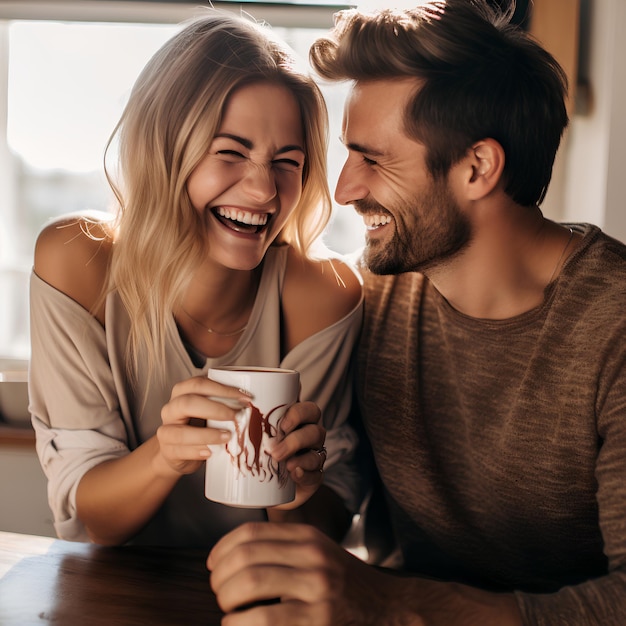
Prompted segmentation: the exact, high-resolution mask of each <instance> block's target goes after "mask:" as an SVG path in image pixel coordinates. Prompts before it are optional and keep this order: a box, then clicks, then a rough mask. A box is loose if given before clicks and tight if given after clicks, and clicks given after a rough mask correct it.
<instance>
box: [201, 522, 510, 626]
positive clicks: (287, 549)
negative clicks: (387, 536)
mask: <svg viewBox="0 0 626 626" xmlns="http://www.w3.org/2000/svg"><path fill="white" fill-rule="evenodd" d="M207 566H208V568H209V570H211V587H212V589H213V591H214V592H215V594H216V596H217V601H218V603H219V605H220V607H221V608H222V610H223V611H224V612H226V613H227V616H226V617H225V618H224V620H223V622H222V624H223V626H266V625H267V626H269V625H271V626H295V625H298V624H310V625H313V626H353V625H354V624H359V626H426V625H428V626H521V623H522V622H521V617H520V614H519V611H518V609H517V604H516V602H515V599H514V597H513V596H512V595H511V594H493V593H488V592H485V591H481V590H478V589H473V588H471V587H467V586H464V585H459V584H455V583H445V582H439V581H434V580H425V579H421V578H410V577H404V576H399V575H395V574H392V573H390V572H385V571H383V570H380V569H376V568H374V567H371V566H369V565H367V564H365V563H363V562H362V561H359V560H358V559H356V558H355V557H353V556H352V555H351V554H349V553H348V552H346V551H345V550H343V549H342V548H341V547H340V546H338V545H337V544H335V543H334V542H333V541H332V540H330V539H329V538H328V537H326V536H325V535H324V534H323V533H322V532H320V531H318V530H316V529H314V528H312V527H311V526H307V525H301V524H272V523H249V524H244V525H243V526H240V527H239V528H237V529H235V530H234V531H232V532H231V533H229V534H227V535H225V536H224V537H223V538H222V539H221V540H220V541H219V542H218V543H217V544H216V545H215V547H214V548H213V550H212V551H211V553H210V554H209V558H208V560H207Z"/></svg>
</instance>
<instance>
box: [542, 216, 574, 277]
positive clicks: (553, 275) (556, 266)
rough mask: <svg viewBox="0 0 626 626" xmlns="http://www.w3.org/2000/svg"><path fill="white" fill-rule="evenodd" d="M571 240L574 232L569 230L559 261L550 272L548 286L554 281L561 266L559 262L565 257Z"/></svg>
mask: <svg viewBox="0 0 626 626" xmlns="http://www.w3.org/2000/svg"><path fill="white" fill-rule="evenodd" d="M573 238H574V231H573V229H572V228H570V229H569V239H568V240H567V243H566V244H565V248H563V252H561V256H560V257H559V260H558V261H557V262H556V265H555V266H554V270H552V276H550V280H549V281H548V285H549V284H550V283H551V282H552V281H553V280H554V277H555V276H556V271H557V270H558V269H559V265H561V261H562V260H563V257H564V256H565V253H566V252H567V249H568V248H569V245H570V243H572V239H573Z"/></svg>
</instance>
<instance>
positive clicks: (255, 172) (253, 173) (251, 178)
mask: <svg viewBox="0 0 626 626" xmlns="http://www.w3.org/2000/svg"><path fill="white" fill-rule="evenodd" d="M243 185H244V188H245V191H246V193H247V194H248V195H249V196H250V198H252V199H253V200H254V201H255V202H258V203H259V204H263V203H266V202H269V201H270V200H272V198H274V197H275V196H276V193H277V189H276V178H275V173H274V171H273V169H272V167H271V166H269V165H261V164H257V163H251V164H250V166H249V167H248V170H247V172H246V175H245V177H244V179H243Z"/></svg>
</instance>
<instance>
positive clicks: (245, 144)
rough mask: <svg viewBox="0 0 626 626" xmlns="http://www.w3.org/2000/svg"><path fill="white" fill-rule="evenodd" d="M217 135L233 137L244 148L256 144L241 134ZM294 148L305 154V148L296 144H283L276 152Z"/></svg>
mask: <svg viewBox="0 0 626 626" xmlns="http://www.w3.org/2000/svg"><path fill="white" fill-rule="evenodd" d="M215 137H216V138H217V137H224V138H226V139H232V140H233V141H236V142H237V143H240V144H241V145H242V146H243V147H244V148H247V149H248V150H252V148H254V144H253V143H252V142H251V141H250V140H249V139H246V138H245V137H239V135H233V134H231V133H218V134H217V135H215ZM292 150H298V151H300V152H302V153H303V154H304V148H303V147H302V146H298V145H296V144H294V145H291V144H290V145H287V146H283V147H282V148H279V149H278V150H277V151H276V154H283V153H285V152H291V151H292Z"/></svg>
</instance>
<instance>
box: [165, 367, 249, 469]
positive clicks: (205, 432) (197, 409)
mask: <svg viewBox="0 0 626 626" xmlns="http://www.w3.org/2000/svg"><path fill="white" fill-rule="evenodd" d="M212 397H213V398H214V397H220V398H230V399H232V400H235V401H236V402H239V403H240V405H241V408H243V407H244V406H246V405H247V404H248V403H249V401H250V397H249V396H247V395H246V394H244V393H242V392H241V391H240V390H239V389H235V388H234V387H228V386H226V385H222V384H221V383H218V382H215V381H213V380H210V379H209V378H205V377H203V376H197V377H194V378H189V379H188V380H184V381H182V382H180V383H178V384H176V385H175V386H174V388H173V389H172V395H171V397H170V401H169V402H168V403H167V404H166V405H165V406H164V407H163V409H162V410H161V419H162V421H163V424H162V425H161V426H160V427H159V428H158V430H157V433H156V437H157V440H158V442H159V450H160V454H159V457H158V458H159V460H160V461H161V464H160V467H159V468H158V469H157V471H159V470H160V471H161V472H165V473H167V474H170V475H171V473H172V472H174V473H176V474H179V475H182V474H191V473H193V472H195V471H196V470H197V469H198V468H199V467H200V466H201V465H202V463H203V462H204V461H206V459H207V458H208V457H209V456H211V451H210V449H209V448H208V446H209V445H214V444H221V443H222V444H223V443H226V442H227V441H228V440H229V439H230V437H231V433H230V431H228V430H219V429H216V428H207V427H206V423H205V422H206V420H207V419H211V420H216V421H224V422H227V421H234V419H235V415H236V414H237V409H236V408H230V407H228V406H226V405H225V404H224V403H223V402H219V401H218V400H215V399H211V398H212ZM200 420H202V421H200Z"/></svg>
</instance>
